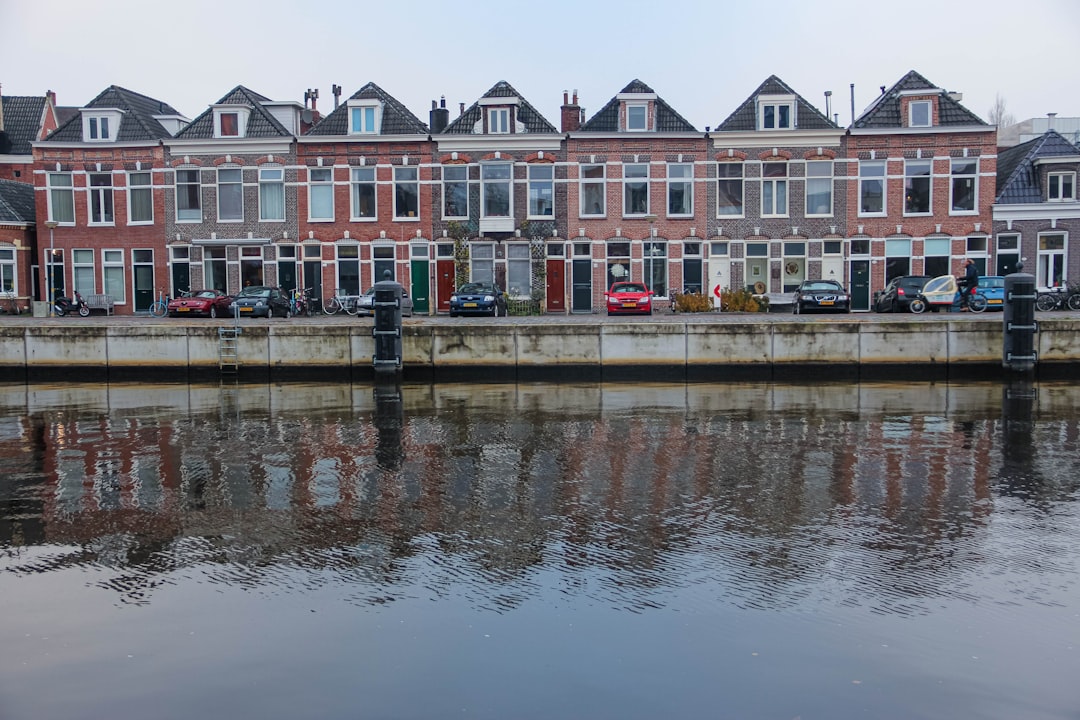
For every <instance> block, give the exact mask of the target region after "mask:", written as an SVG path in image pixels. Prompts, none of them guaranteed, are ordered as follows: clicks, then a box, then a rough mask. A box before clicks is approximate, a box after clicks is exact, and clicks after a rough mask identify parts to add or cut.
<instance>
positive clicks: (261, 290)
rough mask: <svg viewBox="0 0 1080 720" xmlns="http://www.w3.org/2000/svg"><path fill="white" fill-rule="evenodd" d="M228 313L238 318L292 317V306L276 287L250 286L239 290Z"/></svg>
mask: <svg viewBox="0 0 1080 720" xmlns="http://www.w3.org/2000/svg"><path fill="white" fill-rule="evenodd" d="M229 312H231V313H232V314H233V315H235V314H236V313H237V312H239V314H240V317H265V318H272V317H283V318H288V317H291V316H292V306H291V305H290V304H289V298H288V296H286V295H285V293H283V292H281V290H280V289H278V288H276V287H267V286H266V285H252V286H249V287H246V288H244V289H243V290H241V291H240V292H239V293H238V294H237V295H236V297H235V298H234V299H233V302H232V304H231V305H229Z"/></svg>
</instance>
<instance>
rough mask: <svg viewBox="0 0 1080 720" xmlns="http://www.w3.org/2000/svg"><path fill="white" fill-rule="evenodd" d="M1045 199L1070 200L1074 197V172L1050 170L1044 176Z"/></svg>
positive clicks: (1054, 200)
mask: <svg viewBox="0 0 1080 720" xmlns="http://www.w3.org/2000/svg"><path fill="white" fill-rule="evenodd" d="M1046 180H1047V182H1046V188H1047V200H1049V201H1050V202H1072V201H1073V200H1075V199H1076V173H1072V172H1052V173H1050V174H1049V175H1047V176H1046Z"/></svg>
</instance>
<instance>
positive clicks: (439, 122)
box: [428, 95, 450, 135]
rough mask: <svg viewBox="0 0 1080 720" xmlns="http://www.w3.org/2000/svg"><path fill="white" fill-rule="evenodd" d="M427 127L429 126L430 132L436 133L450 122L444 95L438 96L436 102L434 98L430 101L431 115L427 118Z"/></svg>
mask: <svg viewBox="0 0 1080 720" xmlns="http://www.w3.org/2000/svg"><path fill="white" fill-rule="evenodd" d="M429 120H430V122H428V127H429V128H431V134H432V135H436V134H438V133H441V132H442V131H443V130H445V129H446V126H447V125H449V124H450V111H449V110H447V109H446V96H445V95H443V96H442V97H441V98H439V102H438V104H436V103H435V101H434V100H432V101H431V116H430V118H429Z"/></svg>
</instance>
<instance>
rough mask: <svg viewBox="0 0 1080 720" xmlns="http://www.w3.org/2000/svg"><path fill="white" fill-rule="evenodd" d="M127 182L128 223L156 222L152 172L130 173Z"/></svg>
mask: <svg viewBox="0 0 1080 720" xmlns="http://www.w3.org/2000/svg"><path fill="white" fill-rule="evenodd" d="M127 184H128V224H129V225H134V224H137V223H152V222H154V189H153V180H152V179H151V177H150V173H148V172H133V173H128V176H127Z"/></svg>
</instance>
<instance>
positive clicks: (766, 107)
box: [758, 103, 795, 130]
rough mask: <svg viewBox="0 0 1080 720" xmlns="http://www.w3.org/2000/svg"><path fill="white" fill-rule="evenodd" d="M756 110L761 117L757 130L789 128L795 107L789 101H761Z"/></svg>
mask: <svg viewBox="0 0 1080 720" xmlns="http://www.w3.org/2000/svg"><path fill="white" fill-rule="evenodd" d="M758 112H759V116H760V118H761V125H760V127H759V128H758V129H759V130H790V129H791V127H792V124H793V122H792V120H793V116H794V115H795V108H794V106H793V105H792V104H791V103H761V104H760V105H758Z"/></svg>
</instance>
